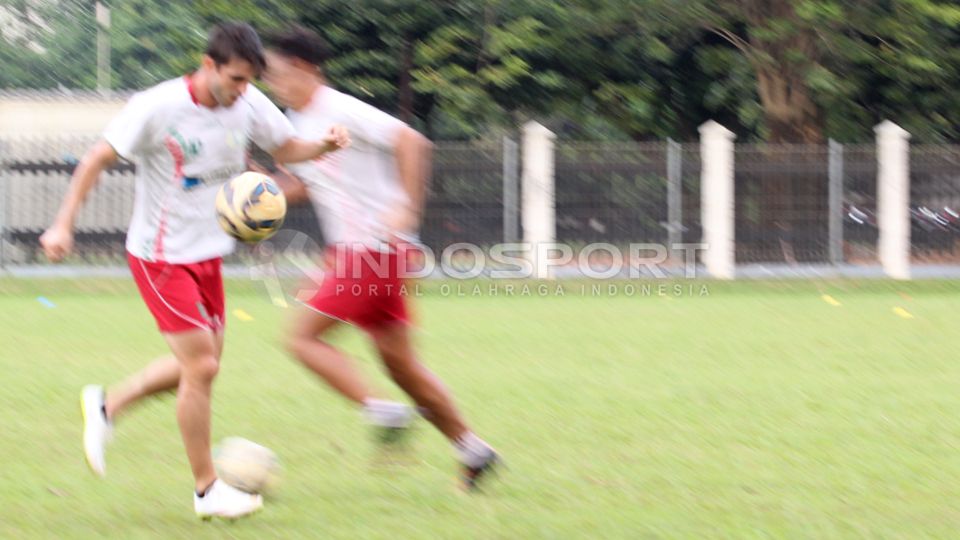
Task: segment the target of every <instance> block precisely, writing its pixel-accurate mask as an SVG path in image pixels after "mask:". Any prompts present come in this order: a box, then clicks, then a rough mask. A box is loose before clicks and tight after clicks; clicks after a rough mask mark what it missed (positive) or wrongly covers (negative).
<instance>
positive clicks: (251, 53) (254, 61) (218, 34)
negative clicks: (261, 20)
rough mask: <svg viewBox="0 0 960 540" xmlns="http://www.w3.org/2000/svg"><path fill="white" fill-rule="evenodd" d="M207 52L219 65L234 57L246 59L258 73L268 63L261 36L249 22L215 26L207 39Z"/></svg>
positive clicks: (224, 23) (225, 23) (226, 23)
mask: <svg viewBox="0 0 960 540" xmlns="http://www.w3.org/2000/svg"><path fill="white" fill-rule="evenodd" d="M207 54H208V55H209V56H210V58H213V62H214V63H215V64H216V65H217V66H222V65H223V64H227V63H229V62H230V60H232V59H234V58H236V59H238V60H245V61H247V62H249V63H250V65H251V66H253V69H254V71H255V72H256V73H257V75H259V74H260V73H262V72H263V68H264V67H266V65H267V61H266V59H265V58H264V57H263V44H262V43H261V42H260V36H258V35H257V32H256V30H254V29H253V27H252V26H250V25H249V24H247V23H241V22H223V23H220V24H218V25H216V26H214V27H213V28H212V29H211V30H210V36H209V38H208V39H207Z"/></svg>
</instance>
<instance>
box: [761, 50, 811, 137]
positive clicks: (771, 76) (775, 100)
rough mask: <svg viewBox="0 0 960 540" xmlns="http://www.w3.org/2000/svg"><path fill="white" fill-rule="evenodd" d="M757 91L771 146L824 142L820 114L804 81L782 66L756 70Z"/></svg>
mask: <svg viewBox="0 0 960 540" xmlns="http://www.w3.org/2000/svg"><path fill="white" fill-rule="evenodd" d="M757 91H758V93H759V94H760V104H761V105H762V106H763V115H764V120H765V122H766V125H767V129H768V130H769V139H768V140H769V142H772V143H805V144H822V143H823V126H822V121H823V115H822V114H821V111H820V108H819V107H818V106H817V104H816V103H814V101H813V99H812V98H811V96H810V91H809V89H808V88H807V86H806V81H804V80H802V79H801V77H799V76H798V75H796V74H794V73H790V72H789V68H786V67H785V66H782V65H780V66H770V67H759V68H757Z"/></svg>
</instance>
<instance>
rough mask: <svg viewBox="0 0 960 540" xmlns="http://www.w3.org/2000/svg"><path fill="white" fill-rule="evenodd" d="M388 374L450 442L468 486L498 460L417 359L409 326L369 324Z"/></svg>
mask: <svg viewBox="0 0 960 540" xmlns="http://www.w3.org/2000/svg"><path fill="white" fill-rule="evenodd" d="M368 331H369V332H370V335H371V336H372V338H373V341H374V344H375V345H376V347H377V351H378V352H379V354H380V358H381V359H382V360H383V364H384V366H385V367H386V368H387V372H388V373H389V374H390V377H391V378H392V379H393V380H394V381H395V382H396V383H397V385H398V386H400V388H402V389H403V391H404V392H406V393H407V395H409V396H410V397H411V398H412V399H413V400H414V402H416V404H417V405H418V406H419V407H420V409H421V410H422V411H423V412H424V417H425V418H426V419H427V420H428V421H430V422H431V423H432V424H433V425H434V426H436V427H437V429H438V430H440V432H441V433H443V434H444V435H445V436H446V437H447V439H448V440H449V441H450V443H451V444H452V445H453V447H454V449H455V451H456V453H457V457H458V458H459V460H460V463H461V464H462V465H463V481H464V485H465V487H466V488H468V489H472V488H474V487H476V485H477V482H478V481H479V480H480V478H481V477H482V476H483V475H484V474H485V473H487V472H489V471H490V470H491V469H492V468H493V467H494V466H495V465H496V464H497V462H498V461H499V456H498V455H497V453H496V452H495V451H494V450H493V448H492V447H491V446H490V445H489V444H487V443H486V442H485V441H484V440H483V439H481V438H479V437H478V436H476V435H475V434H474V433H473V432H472V431H471V430H470V428H469V427H468V426H467V424H466V422H465V421H464V419H463V417H462V416H461V414H460V412H459V411H458V410H457V408H456V405H455V404H454V402H453V398H452V396H451V395H450V392H449V391H448V390H447V388H446V387H445V386H444V384H443V382H441V381H440V379H439V378H438V377H437V376H436V375H435V374H434V373H433V372H431V371H430V370H429V369H427V368H426V366H424V365H423V364H422V363H420V361H419V360H418V359H417V356H416V353H415V352H414V348H413V342H412V339H411V336H410V329H409V326H408V325H407V324H406V323H404V322H402V321H397V322H393V323H386V324H381V325H379V326H376V327H373V328H369V329H368Z"/></svg>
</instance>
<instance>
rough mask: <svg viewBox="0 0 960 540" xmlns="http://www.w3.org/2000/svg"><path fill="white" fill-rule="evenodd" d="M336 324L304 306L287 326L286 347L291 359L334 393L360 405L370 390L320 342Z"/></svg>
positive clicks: (345, 361)
mask: <svg viewBox="0 0 960 540" xmlns="http://www.w3.org/2000/svg"><path fill="white" fill-rule="evenodd" d="M338 323H339V321H337V320H336V319H334V318H333V317H328V316H327V315H324V314H322V313H318V312H316V311H314V310H312V309H310V308H309V307H304V308H303V309H301V310H300V311H299V312H298V313H297V315H296V317H295V319H294V320H293V323H292V324H291V325H290V327H289V330H288V332H287V336H286V347H287V350H288V351H290V354H292V355H293V356H294V358H296V359H297V360H299V361H300V363H302V364H303V365H304V366H306V367H307V368H308V369H309V370H310V371H313V372H314V373H316V374H317V375H319V376H320V377H321V378H322V379H323V380H324V381H326V382H327V384H329V385H330V386H331V387H333V389H334V390H336V391H337V392H339V393H340V394H342V395H343V396H344V397H346V398H347V399H349V400H351V401H353V402H356V403H358V404H360V405H362V404H363V402H364V401H365V400H366V399H367V398H368V397H370V389H369V387H368V386H367V384H366V382H365V381H364V380H363V376H362V375H361V374H360V372H359V371H358V370H357V369H356V367H355V366H354V365H353V362H351V361H350V359H349V358H347V356H346V355H344V354H343V353H342V352H340V351H339V350H338V349H337V348H336V347H333V346H332V345H330V344H329V343H327V342H326V341H325V340H324V337H325V334H326V333H327V332H329V331H330V330H332V329H333V328H334V327H336V326H337V324H338Z"/></svg>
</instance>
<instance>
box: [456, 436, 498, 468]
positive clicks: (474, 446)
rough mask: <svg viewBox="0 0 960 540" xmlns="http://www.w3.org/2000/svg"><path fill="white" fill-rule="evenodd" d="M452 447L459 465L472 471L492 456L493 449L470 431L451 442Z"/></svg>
mask: <svg viewBox="0 0 960 540" xmlns="http://www.w3.org/2000/svg"><path fill="white" fill-rule="evenodd" d="M453 447H454V449H455V450H456V451H457V457H458V458H459V459H460V463H463V464H464V465H466V466H467V467H471V468H474V469H475V468H477V467H482V466H483V464H484V463H486V462H487V461H488V460H489V459H490V457H491V456H492V455H493V454H494V452H493V448H491V447H490V445H489V444H487V443H486V442H485V441H484V440H483V439H481V438H480V437H477V436H476V435H474V434H473V432H472V431H468V432H466V433H464V434H463V435H461V436H459V437H457V439H456V440H455V441H454V442H453Z"/></svg>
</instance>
